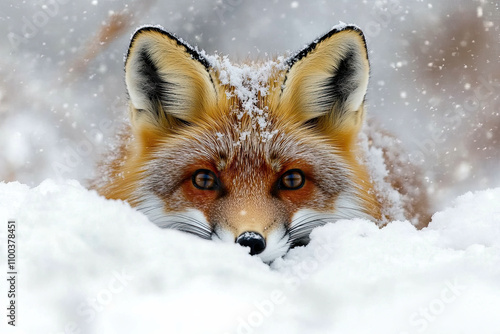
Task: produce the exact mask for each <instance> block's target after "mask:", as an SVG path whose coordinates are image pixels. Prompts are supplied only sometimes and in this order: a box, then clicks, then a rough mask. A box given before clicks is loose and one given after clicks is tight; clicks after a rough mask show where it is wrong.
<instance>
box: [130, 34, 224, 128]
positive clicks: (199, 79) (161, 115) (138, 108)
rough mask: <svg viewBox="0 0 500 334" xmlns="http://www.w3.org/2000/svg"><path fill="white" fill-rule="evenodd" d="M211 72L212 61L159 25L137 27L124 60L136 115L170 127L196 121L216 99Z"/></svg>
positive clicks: (134, 115) (131, 100)
mask: <svg viewBox="0 0 500 334" xmlns="http://www.w3.org/2000/svg"><path fill="white" fill-rule="evenodd" d="M209 71H210V64H209V62H208V61H207V60H206V59H205V58H204V57H203V56H202V55H201V54H200V53H198V52H197V51H196V50H195V49H193V48H192V47H190V46H189V45H187V44H186V43H184V42H183V41H181V40H180V39H178V38H176V37H175V36H173V35H172V34H170V33H168V32H166V31H163V30H161V29H159V28H156V27H144V28H141V29H139V30H137V31H136V33H135V34H134V36H133V37H132V40H131V42H130V47H129V50H128V54H127V58H126V62H125V81H126V84H127V90H128V94H129V97H130V102H131V105H132V107H133V108H132V113H133V117H138V118H140V117H142V115H144V114H146V115H148V120H150V121H152V122H154V123H155V125H160V126H161V125H163V126H168V127H171V126H172V124H171V123H172V122H173V121H174V120H181V121H184V122H190V121H192V120H194V119H195V118H196V115H197V113H198V112H200V111H202V110H203V109H204V107H206V106H207V105H208V104H211V103H215V101H216V94H217V93H216V90H215V87H214V85H213V82H212V80H211V76H210V72H209ZM134 109H135V110H134ZM134 112H136V114H134ZM141 114H142V115H141Z"/></svg>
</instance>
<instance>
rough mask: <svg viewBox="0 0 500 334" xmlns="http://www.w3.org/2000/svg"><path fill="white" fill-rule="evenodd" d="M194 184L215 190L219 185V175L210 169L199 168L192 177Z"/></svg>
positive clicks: (203, 188)
mask: <svg viewBox="0 0 500 334" xmlns="http://www.w3.org/2000/svg"><path fill="white" fill-rule="evenodd" d="M192 181H193V185H194V186H195V187H196V188H198V189H201V190H215V189H217V187H218V186H219V183H218V180H217V176H215V174H214V172H212V171H209V170H208V169H198V170H197V171H196V172H194V174H193V177H192Z"/></svg>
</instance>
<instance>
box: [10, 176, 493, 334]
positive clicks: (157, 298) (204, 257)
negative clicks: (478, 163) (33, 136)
mask: <svg viewBox="0 0 500 334" xmlns="http://www.w3.org/2000/svg"><path fill="white" fill-rule="evenodd" d="M499 203H500V188H496V189H490V190H485V191H481V192H476V193H467V194H465V195H463V196H461V197H459V198H457V199H456V200H455V201H454V204H453V205H452V206H451V207H448V208H446V209H444V210H442V211H440V212H438V213H436V214H435V215H434V217H433V220H432V222H431V224H430V226H429V227H428V228H427V229H424V230H422V231H417V230H415V229H414V227H413V226H412V225H411V224H410V223H409V222H399V221H395V222H392V223H390V224H388V225H387V226H386V227H385V228H383V229H379V228H377V227H376V226H375V224H373V223H371V222H369V221H365V220H361V219H355V220H350V221H347V220H342V221H338V222H337V223H335V224H329V225H326V226H323V227H320V228H317V229H315V230H314V231H313V233H312V235H311V239H312V241H311V243H310V244H309V245H308V246H307V247H300V248H296V249H293V250H291V251H290V252H289V253H288V254H287V255H286V256H285V257H284V258H282V259H278V260H276V261H275V262H274V263H273V264H272V265H271V266H268V265H266V264H264V263H262V262H261V261H260V260H259V258H257V257H251V256H250V255H248V254H247V252H248V250H247V249H245V248H243V247H241V246H239V245H235V244H226V243H217V242H212V241H207V240H203V239H200V238H197V237H194V236H191V235H188V234H184V233H182V232H178V231H174V230H162V229H159V228H158V227H156V226H155V225H154V224H152V223H150V222H149V221H148V220H147V219H146V217H145V216H143V215H142V214H141V213H139V212H136V211H135V210H134V209H132V208H130V207H129V205H128V204H126V203H123V202H120V201H111V200H106V199H104V198H102V197H99V196H98V195H97V194H96V193H95V192H92V191H88V190H86V189H85V188H84V187H82V186H81V185H79V183H78V182H76V181H58V182H56V181H51V180H46V181H44V182H43V183H42V184H40V185H39V186H38V187H36V188H29V187H28V186H26V185H23V184H20V183H8V184H5V183H0V218H1V221H2V222H4V223H3V225H2V226H3V227H2V228H1V229H0V240H1V242H0V245H1V247H0V248H1V251H0V254H1V256H0V259H1V260H0V266H1V267H2V268H6V254H7V252H6V246H5V245H6V242H5V240H6V225H5V224H6V222H7V220H8V219H16V221H17V236H16V244H17V249H18V259H17V266H18V271H19V275H18V286H17V288H18V300H17V302H18V314H19V317H18V326H17V327H16V328H15V330H14V329H12V328H8V331H6V330H5V329H6V324H5V323H6V321H5V315H2V318H3V320H2V321H1V325H0V326H3V327H0V332H1V333H219V334H229V333H246V334H248V333H273V334H274V333H356V334H359V333H394V334H403V333H423V332H425V333H482V334H483V333H498V328H500V318H499V317H498V310H499V309H500V205H499ZM1 282H2V283H1V285H0V287H1V290H2V293H1V294H0V296H1V297H0V301H1V305H6V293H4V292H5V289H6V285H5V279H2V280H1ZM2 309H4V311H3V313H6V311H5V308H4V307H2Z"/></svg>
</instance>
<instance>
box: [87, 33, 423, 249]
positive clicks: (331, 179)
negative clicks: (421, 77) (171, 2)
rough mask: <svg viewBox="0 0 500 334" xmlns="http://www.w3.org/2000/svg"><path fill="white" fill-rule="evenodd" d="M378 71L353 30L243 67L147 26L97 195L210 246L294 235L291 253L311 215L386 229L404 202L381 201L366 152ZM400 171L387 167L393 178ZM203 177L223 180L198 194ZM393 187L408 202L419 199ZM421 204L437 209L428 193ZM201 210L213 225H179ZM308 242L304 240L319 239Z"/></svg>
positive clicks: (132, 53) (133, 50) (131, 63)
mask: <svg viewBox="0 0 500 334" xmlns="http://www.w3.org/2000/svg"><path fill="white" fill-rule="evenodd" d="M368 71H369V64H368V56H367V51H366V45H365V41H364V37H363V35H362V33H361V32H360V31H359V29H357V28H355V27H350V26H348V27H341V28H337V29H336V30H335V29H334V30H332V31H331V32H329V33H328V34H326V35H325V36H323V37H322V38H321V39H319V40H318V41H316V42H314V43H313V44H311V45H310V46H309V47H308V48H306V49H304V50H302V51H300V52H299V53H297V54H296V55H295V56H292V57H290V58H288V59H284V58H277V59H275V60H273V61H269V62H263V63H260V64H254V63H250V64H243V65H237V66H235V65H232V64H229V62H228V61H227V59H226V58H221V57H218V58H217V57H211V58H210V57H208V58H207V56H204V55H202V54H200V53H198V52H197V51H196V50H195V49H193V48H191V47H189V46H188V45H187V44H185V43H184V42H182V41H181V40H179V39H177V38H176V37H175V36H173V35H171V34H168V33H166V32H164V31H161V30H159V29H157V28H143V29H141V30H139V31H138V32H137V33H136V34H135V35H134V37H133V39H132V42H131V46H130V49H129V52H128V56H127V63H126V81H127V88H128V91H129V96H130V118H131V127H130V128H129V129H128V131H129V133H128V134H127V135H126V136H125V138H124V140H123V143H122V145H121V148H120V150H119V152H118V155H117V156H116V157H115V160H114V161H113V162H111V163H110V164H108V165H107V166H106V167H105V169H106V170H107V174H106V182H101V183H96V188H97V189H98V191H99V192H100V193H101V194H102V195H104V196H106V197H107V198H112V199H122V200H126V201H128V202H130V204H131V205H133V206H137V207H138V208H139V209H140V210H142V211H143V212H145V213H146V214H147V215H149V216H150V219H151V220H152V221H154V222H155V223H157V224H158V225H160V226H177V227H178V226H181V227H180V229H183V228H186V230H188V231H191V232H192V231H193V230H194V231H195V232H193V233H195V234H199V235H201V236H204V237H207V238H210V236H211V235H212V236H213V235H214V234H215V235H216V236H217V237H218V238H220V239H227V240H233V242H234V240H238V239H237V237H238V236H242V235H244V233H245V232H248V231H251V232H252V233H253V232H255V233H258V234H259V235H261V236H262V237H263V238H264V239H265V240H267V241H268V242H275V241H273V240H274V239H273V238H277V237H276V233H277V232H276V231H285V232H284V233H285V234H286V233H288V234H290V235H289V236H287V238H289V240H288V239H287V240H285V241H281V239H280V241H279V242H276V243H278V244H280V245H281V244H283V243H286V245H287V246H286V247H285V246H283V245H281V246H279V247H278V246H276V247H277V249H279V252H281V253H282V248H283V249H285V248H286V249H288V248H287V247H290V246H293V244H294V242H295V241H293V240H294V236H293V233H294V228H295V229H296V231H300V228H299V227H300V226H298V227H297V226H295V227H294V224H295V225H299V224H300V223H301V221H300V219H299V218H298V217H299V216H300V217H307V214H306V212H309V211H311V210H312V211H313V212H316V213H317V216H318V217H322V218H320V219H319V220H321V222H322V223H324V222H327V221H328V219H331V220H336V219H340V218H352V217H362V218H370V219H373V220H376V221H379V222H382V223H383V221H384V220H385V221H387V220H389V219H391V218H394V217H391V213H390V210H386V206H388V205H392V204H388V203H386V202H385V201H384V197H383V196H381V195H380V193H377V190H380V189H381V188H380V187H378V188H377V187H376V186H375V185H374V182H373V180H372V176H371V174H370V173H369V171H368V169H367V167H366V164H365V163H364V161H365V160H366V159H365V158H366V157H365V154H366V153H365V152H363V151H362V150H361V147H360V145H359V132H360V130H361V128H362V126H363V124H364V114H365V110H364V105H363V104H364V95H365V92H366V86H367V82H368ZM385 157H386V158H387V157H389V155H387V154H386V156H385ZM395 165H397V163H394V162H390V161H388V160H387V161H386V166H389V169H390V168H391V167H392V166H395ZM398 166H399V167H401V165H398ZM200 170H203V171H205V172H203V173H205V174H206V173H211V174H206V175H211V176H210V177H215V180H216V181H217V187H216V188H214V189H208V190H207V189H203V188H199V186H195V185H194V181H193V179H192V178H193V177H194V176H193V175H195V174H196V173H198V172H199V171H200ZM291 170H292V171H293V170H297V171H298V172H297V173H298V174H296V175H299V176H300V175H302V176H300V178H301V179H302V178H305V181H304V185H303V186H302V187H300V188H298V189H287V188H286V187H285V186H283V183H282V178H283V177H284V175H285V174H286V172H287V171H291ZM205 174H203V175H205ZM299 176H296V177H299ZM406 176H407V175H406ZM390 177H391V180H390V183H391V185H392V186H394V187H395V188H396V190H397V191H398V190H400V192H399V193H398V194H400V195H401V196H407V195H408V196H411V195H412V194H415V193H411V191H409V190H408V188H407V187H406V188H405V187H404V186H403V185H402V183H401V182H400V183H398V181H397V177H396V178H395V177H393V175H391V176H390ZM408 183H409V184H412V185H413V186H415V185H418V184H420V183H419V182H408ZM419 196H420V199H419V201H420V202H421V204H422V206H425V202H426V200H425V194H424V193H423V192H420V195H419ZM408 203H411V201H406V202H405V204H404V206H405V207H404V208H402V210H406V213H407V214H410V215H412V217H415V216H418V212H417V211H419V210H418V208H417V206H416V205H408ZM192 210H195V212H197V213H196V215H197V216H196V217H197V218H196V219H197V220H198V223H197V224H198V225H203V227H201V228H200V227H199V226H198V227H193V226H189V228H187V227H182V226H183V225H182V224H181V225H179V223H178V222H175V221H174V222H171V221H169V220H168V219H167V218H168V217H174V216H175V215H176V213H178V215H181V214H184V213H186V212H192ZM307 210H309V211H307ZM421 211H425V209H423V210H421ZM304 215H305V216H304ZM200 217H201V218H200ZM412 217H409V216H408V217H407V218H409V219H411V218H412ZM396 218H397V217H396ZM420 218H423V219H424V220H425V219H426V218H427V217H426V215H425V214H422V215H420ZM169 219H171V218H169ZM172 219H173V218H172ZM190 219H193V218H190ZM301 219H302V218H301ZM316 220H318V219H316ZM316 220H314V221H311V222H310V227H311V229H312V227H313V226H316V225H318V224H319V223H317V221H316ZM323 220H324V222H323ZM424 220H421V221H420V222H419V223H418V226H419V227H423V226H425V225H426V222H425V221H424ZM169 224H170V225H169ZM315 224H316V225H315ZM188 225H189V224H188ZM195 225H196V224H195ZM178 228H179V227H178ZM196 228H198V230H196ZM280 233H281V232H280ZM296 233H298V235H299V236H297V237H296V238H297V240H299V241H300V240H305V239H307V236H306V235H302V234H300V233H302V232H300V233H299V232H296ZM229 235H230V237H229ZM233 237H234V239H231V238H233ZM269 240H271V241H269ZM299 241H296V243H297V244H299ZM280 247H281V248H280ZM279 252H278V251H277V250H276V251H275V253H276V254H278V253H279ZM281 253H280V254H281ZM263 254H265V255H264V256H263V258H266V259H267V258H273V257H275V255H273V254H274V253H272V252H271V251H270V253H266V252H264V253H263Z"/></svg>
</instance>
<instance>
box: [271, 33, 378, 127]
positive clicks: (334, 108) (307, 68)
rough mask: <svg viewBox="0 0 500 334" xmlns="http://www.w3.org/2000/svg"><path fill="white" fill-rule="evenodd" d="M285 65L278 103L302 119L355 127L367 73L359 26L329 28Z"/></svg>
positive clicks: (365, 87) (365, 85)
mask: <svg viewBox="0 0 500 334" xmlns="http://www.w3.org/2000/svg"><path fill="white" fill-rule="evenodd" d="M288 65H289V70H288V73H287V75H286V78H285V81H284V88H283V91H282V95H281V102H280V103H284V104H285V105H287V106H293V108H294V111H293V112H294V113H295V115H297V116H299V119H302V120H303V121H312V120H317V121H321V123H322V124H323V125H325V126H331V125H334V126H336V127H342V128H344V129H345V130H353V129H357V128H359V126H360V125H361V123H362V120H363V102H364V99H365V94H366V89H367V86H368V77H369V63H368V53H367V49H366V42H365V38H364V36H363V33H362V32H361V30H359V29H358V28H357V27H355V26H348V25H346V26H342V27H336V28H333V29H332V30H331V31H330V32H328V33H327V34H325V35H324V36H323V37H321V38H319V39H317V40H316V41H314V42H313V43H311V44H310V45H309V46H307V47H306V48H304V49H303V50H301V51H299V52H298V53H297V54H295V55H294V56H292V57H290V58H289V59H288ZM353 127H354V128H353Z"/></svg>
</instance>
